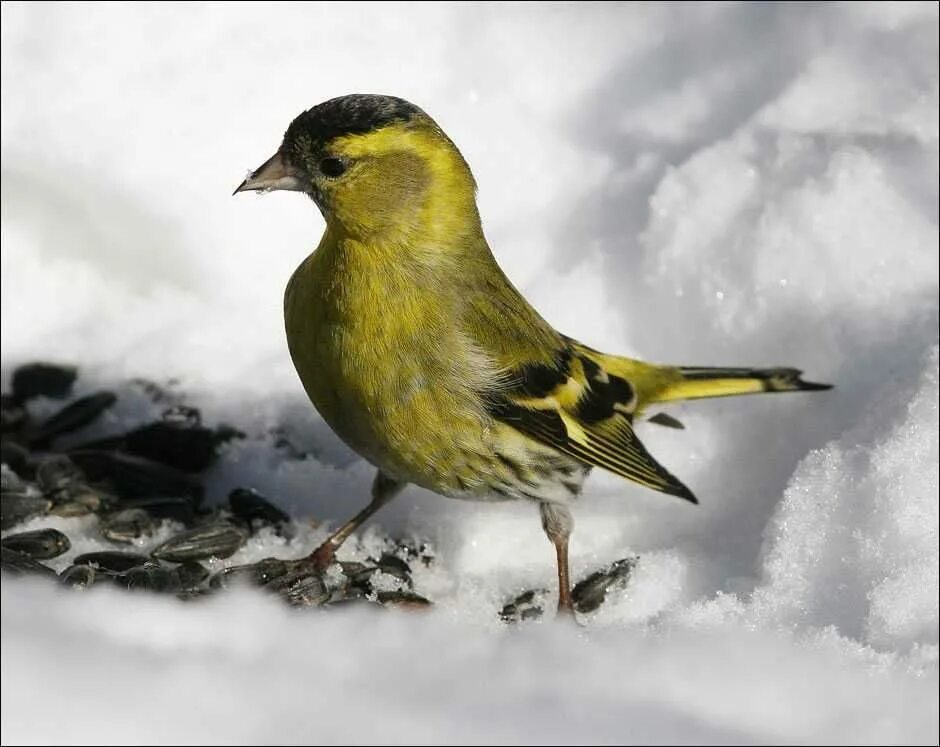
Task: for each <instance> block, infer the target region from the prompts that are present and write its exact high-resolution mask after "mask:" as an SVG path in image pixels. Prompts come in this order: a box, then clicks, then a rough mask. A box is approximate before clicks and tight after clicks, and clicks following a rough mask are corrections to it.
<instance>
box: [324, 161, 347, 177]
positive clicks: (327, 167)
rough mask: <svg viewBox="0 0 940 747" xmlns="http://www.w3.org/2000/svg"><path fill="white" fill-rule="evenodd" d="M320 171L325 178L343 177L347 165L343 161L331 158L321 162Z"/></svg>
mask: <svg viewBox="0 0 940 747" xmlns="http://www.w3.org/2000/svg"><path fill="white" fill-rule="evenodd" d="M320 171H321V172H322V173H323V175H324V176H329V177H337V176H342V175H343V172H344V171H346V164H345V163H344V162H343V161H342V159H339V158H333V157H332V156H330V157H328V158H324V159H323V160H322V161H320Z"/></svg>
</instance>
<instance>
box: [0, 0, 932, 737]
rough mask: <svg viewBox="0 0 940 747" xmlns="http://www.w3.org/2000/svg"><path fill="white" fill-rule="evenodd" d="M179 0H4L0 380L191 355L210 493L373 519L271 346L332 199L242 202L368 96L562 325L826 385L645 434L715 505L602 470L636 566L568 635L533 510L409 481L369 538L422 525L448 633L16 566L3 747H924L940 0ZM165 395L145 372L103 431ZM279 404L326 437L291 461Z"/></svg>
mask: <svg viewBox="0 0 940 747" xmlns="http://www.w3.org/2000/svg"><path fill="white" fill-rule="evenodd" d="M188 13H189V15H188V16H187V17H186V18H185V19H182V18H180V17H179V14H178V12H177V11H176V10H175V9H170V8H162V7H160V6H147V7H146V8H144V7H135V8H133V9H130V8H123V7H120V6H119V7H111V6H95V7H84V6H83V7H80V8H79V7H73V6H65V7H59V6H55V7H52V6H27V5H11V4H8V3H5V4H4V5H3V8H2V14H3V17H2V34H3V38H2V61H3V69H2V108H3V118H2V125H0V126H2V142H3V179H2V192H3V194H2V204H3V213H2V221H3V222H2V236H3V241H2V262H0V264H2V268H0V269H2V273H0V290H2V298H0V303H2V314H0V352H2V368H3V376H4V385H6V383H7V382H8V376H9V372H10V370H11V369H12V368H13V367H15V366H16V365H17V364H19V363H22V362H24V361H26V360H29V359H34V358H50V357H51V358H55V359H59V360H63V361H67V362H76V363H78V364H79V365H80V366H81V368H82V373H83V377H82V379H80V381H79V391H77V394H82V393H85V392H87V391H91V390H93V389H94V388H97V387H102V386H109V385H112V384H113V383H114V382H118V381H123V380H125V379H127V378H130V377H134V376H143V377H147V378H151V379H155V380H161V381H162V380H164V379H166V378H167V377H176V378H177V379H179V381H180V384H179V386H180V388H181V389H182V390H183V391H185V392H186V394H187V397H188V399H189V400H190V401H191V402H192V403H193V404H195V405H197V406H199V407H200V409H201V410H202V412H203V416H204V418H205V420H206V421H207V422H208V423H214V422H218V421H227V422H230V423H232V424H233V425H236V426H237V427H239V428H240V429H242V430H244V431H245V432H246V433H249V434H250V437H249V438H247V439H245V440H244V441H241V442H238V443H234V444H232V445H231V447H230V448H229V449H228V450H227V451H226V453H225V454H224V455H223V457H222V459H221V460H220V462H219V463H218V464H217V465H216V466H215V467H213V469H212V471H211V472H210V473H209V474H208V478H207V489H208V492H209V497H210V499H216V500H218V499H221V498H223V497H224V496H225V495H226V494H227V492H228V490H230V489H231V488H233V487H235V486H238V485H253V486H254V487H256V488H258V489H259V490H260V491H261V492H263V493H264V494H266V495H269V496H271V497H272V498H273V499H274V500H275V501H276V502H278V504H279V505H281V506H283V507H284V508H285V509H288V510H289V511H290V512H291V513H292V515H294V516H296V517H315V518H316V519H319V520H326V521H328V522H332V523H334V524H335V523H336V522H338V521H341V520H343V519H345V518H346V517H348V516H349V515H351V514H352V513H353V512H355V511H356V510H358V508H359V507H360V505H361V504H362V502H363V501H364V499H365V496H366V495H367V493H368V486H369V482H370V480H371V472H372V470H371V468H370V467H369V466H368V465H367V464H365V463H363V462H362V461H361V460H359V459H358V458H357V457H356V455H354V454H352V453H351V452H349V450H348V449H346V448H345V447H344V446H343V445H342V444H341V443H339V442H338V441H337V440H336V438H335V437H334V436H333V435H332V434H331V433H330V431H329V429H328V428H327V427H326V426H325V425H324V424H323V423H322V421H320V420H319V418H317V417H316V415H315V414H314V413H313V410H312V408H311V407H310V405H309V403H308V402H307V401H306V398H305V396H304V394H303V392H302V390H301V388H300V386H299V382H298V381H297V378H296V375H295V373H294V372H293V370H292V368H291V364H290V361H289V358H288V355H287V351H286V346H285V344H284V338H283V329H282V324H283V323H282V319H281V297H280V293H281V290H282V288H283V286H284V284H285V282H286V280H287V278H288V277H289V275H290V273H291V272H292V270H293V268H294V267H295V266H296V265H297V264H298V263H299V262H300V261H301V260H302V259H303V257H304V256H305V254H306V253H307V252H308V251H309V250H310V248H311V247H312V246H313V245H314V243H315V241H316V239H317V237H318V235H319V232H320V230H321V227H322V225H321V222H320V219H319V217H318V216H317V214H316V213H315V211H314V209H313V208H312V206H311V205H309V203H308V202H307V201H305V200H303V199H301V198H300V197H297V196H291V195H276V196H270V197H266V198H264V199H258V200H254V199H250V198H247V199H232V198H230V196H229V195H230V193H231V190H232V189H233V188H234V187H235V185H236V184H237V183H238V182H239V181H240V180H241V178H242V176H243V175H244V171H245V169H247V168H251V167H255V166H257V165H258V164H259V163H261V162H262V161H263V160H264V159H265V158H267V157H268V156H269V155H270V152H271V151H273V149H274V148H275V147H276V145H277V143H278V141H279V137H280V134H281V133H282V132H283V129H284V127H285V126H286V124H287V123H288V122H289V121H290V119H291V118H292V117H293V116H294V115H296V114H297V113H298V112H299V111H300V110H301V109H303V108H306V107H309V106H311V105H312V104H314V103H316V102H318V101H321V100H324V99H326V98H329V97H330V96H334V95H339V94H343V93H348V92H351V91H377V92H385V93H391V94H396V95H400V96H404V97H405V98H408V99H411V100H413V101H414V102H415V103H417V104H419V105H420V106H422V107H423V108H425V109H426V110H427V111H429V112H430V113H431V114H432V116H434V117H435V118H436V119H437V120H438V121H439V122H440V124H441V125H442V127H443V128H444V129H445V130H446V131H447V132H448V133H449V134H450V135H451V137H452V138H453V139H454V140H455V142H456V143H457V144H458V146H459V147H460V148H461V149H462V151H463V153H464V155H465V156H466V157H467V159H468V161H469V163H470V164H471V166H472V167H473V169H474V172H475V174H476V177H477V180H478V182H479V184H480V209H481V214H482V215H483V219H484V226H485V229H486V231H487V236H488V238H489V240H490V242H491V244H492V246H493V249H494V252H495V253H496V255H497V258H498V259H499V261H500V262H501V264H502V265H503V267H504V268H505V269H506V271H507V273H508V274H509V276H510V277H511V278H512V279H513V281H514V282H515V283H517V285H518V286H519V287H520V288H521V289H522V290H523V291H524V293H525V294H526V296H527V297H528V298H530V299H531V300H532V301H533V303H534V304H535V305H536V306H537V308H539V310H540V311H541V312H542V313H543V314H545V316H546V318H548V319H549V320H550V321H551V322H552V323H553V324H555V325H556V326H557V327H558V328H559V329H561V330H562V331H564V332H565V333H567V334H570V335H572V336H575V337H578V338H579V339H582V340H584V342H586V343H587V344H589V345H592V346H594V347H598V348H601V349H605V350H610V351H612V352H623V353H625V354H629V355H636V356H638V357H643V358H647V359H652V360H660V361H670V362H676V363H683V364H694V365H719V364H740V365H794V366H798V367H800V368H802V369H804V370H806V371H807V373H808V374H811V377H812V378H813V379H814V380H820V381H831V382H833V383H835V384H836V385H837V388H836V389H835V390H833V391H832V392H830V393H824V394H819V395H813V396H784V397H765V398H742V399H735V400H720V401H714V402H706V403H696V404H689V405H685V406H681V407H679V408H678V409H676V410H673V413H674V414H675V415H677V416H678V417H679V418H680V419H681V420H682V421H683V422H684V423H685V425H686V430H685V431H672V430H667V429H656V428H654V427H653V426H640V435H641V437H642V438H643V439H644V441H645V442H646V444H647V446H648V447H649V448H650V450H651V452H652V453H653V454H655V455H656V457H657V458H658V459H659V460H660V461H662V462H663V463H664V464H665V465H667V466H668V467H669V469H670V470H671V471H673V472H675V473H676V474H677V475H678V476H680V477H681V478H682V479H683V481H684V482H686V483H687V484H689V486H690V487H691V488H692V489H693V491H694V492H695V493H696V494H697V495H698V496H699V497H700V498H701V500H702V505H701V506H699V507H691V506H686V505H682V504H681V502H679V501H673V500H670V499H668V498H664V497H663V496H661V495H657V494H654V493H651V492H649V491H644V490H642V489H639V488H636V487H633V486H629V485H626V484H624V483H623V481H621V480H619V479H617V478H615V477H613V476H611V475H606V474H603V473H600V472H597V473H596V474H593V475H592V476H591V479H590V480H589V481H588V483H587V488H586V490H585V495H584V498H583V500H582V501H581V504H580V505H579V506H578V507H577V511H576V521H577V525H576V528H575V534H574V536H573V539H572V567H573V574H574V576H575V578H582V577H584V576H585V575H587V574H588V573H590V572H591V571H593V570H595V569H597V568H599V567H601V566H603V565H605V564H607V563H609V562H611V561H613V560H616V559H618V558H623V557H627V556H631V555H634V554H635V555H638V556H639V557H640V562H639V564H638V565H637V568H636V571H635V572H634V574H633V576H632V577H631V580H630V582H629V583H628V584H627V585H626V586H625V587H623V588H619V589H617V590H615V591H614V592H613V593H612V594H611V595H610V596H609V598H608V599H607V601H606V602H605V603H604V605H602V606H601V607H600V609H598V610H597V611H596V612H594V613H591V614H590V615H587V616H585V617H584V619H583V620H582V622H583V624H584V627H583V628H582V629H578V630H573V629H568V628H565V627H554V626H551V625H546V624H540V623H536V624H527V625H524V626H521V627H518V628H507V627H506V626H505V625H503V624H502V623H500V622H499V620H498V616H497V613H498V611H499V609H500V608H501V606H502V605H503V604H504V603H505V602H506V601H508V599H509V598H511V597H513V596H515V595H516V594H518V593H519V592H520V591H522V590H524V589H528V588H546V589H553V583H554V580H553V568H552V565H551V563H552V553H551V549H550V546H549V545H548V543H547V542H546V540H545V538H544V536H543V535H542V532H541V529H540V527H539V526H538V518H537V512H535V511H534V510H533V509H532V507H530V506H522V505H505V506H479V505H470V504H463V503H458V502H450V501H445V500H442V499H439V498H437V497H435V496H432V495H430V494H428V493H426V492H423V491H420V490H416V489H410V490H408V491H406V493H405V494H404V495H403V496H402V497H401V498H399V499H397V500H396V502H395V503H393V504H392V505H390V506H389V507H388V508H386V509H383V512H382V513H381V514H379V516H378V517H377V519H376V522H375V523H374V524H373V525H371V527H370V529H369V530H367V531H366V532H365V533H364V535H363V536H362V537H360V538H359V540H358V543H354V544H352V545H351V546H350V547H349V548H347V550H346V552H347V553H349V557H355V556H356V555H357V554H358V553H363V552H367V551H368V547H369V546H370V543H381V542H382V541H384V539H385V538H386V537H388V536H391V537H403V536H415V537H419V538H421V539H422V540H427V541H430V542H431V543H432V544H433V545H434V547H435V548H436V550H437V556H436V562H435V564H434V565H433V567H432V568H431V569H428V571H427V573H426V575H424V576H422V577H419V578H416V584H417V585H419V586H420V588H419V591H421V593H424V594H426V595H427V596H429V597H430V598H431V599H432V600H433V601H434V602H435V609H434V610H433V611H432V612H430V613H429V614H427V615H425V616H405V615H403V614H399V613H395V612H389V613H386V614H385V615H384V616H383V615H382V614H379V613H376V614H366V613H365V612H349V613H341V612H339V611H335V612H330V613H318V612H317V611H308V612H304V613H294V612H291V611H289V610H286V609H283V608H282V607H281V606H278V605H277V604H276V603H275V601H274V600H272V599H270V598H268V597H266V596H262V595H259V594H251V593H247V592H245V593H240V594H231V595H224V596H222V597H220V598H218V599H212V600H209V601H207V602H206V603H205V604H188V605H183V604H182V603H177V602H175V600H166V599H158V598H149V597H137V596H136V595H135V596H128V595H120V596H119V595H117V594H115V593H113V592H110V591H109V590H104V591H98V590H95V591H93V592H91V593H88V594H85V595H69V594H66V593H65V592H59V593H56V592H55V591H53V590H50V589H48V588H45V587H42V586H39V585H36V584H33V583H29V582H17V581H9V580H7V579H4V581H3V589H2V596H3V599H2V601H3V605H2V614H0V622H2V632H3V636H2V653H3V657H2V664H0V666H2V672H3V710H2V730H3V735H2V738H3V741H4V742H11V743H13V742H24V743H29V742H32V743H39V742H47V741H73V742H74V741H83V742H93V741H101V742H104V743H117V742H126V741H132V742H159V741H173V742H182V741H207V742H208V741H213V742H235V741H247V742H280V741H283V742H295V743H298V742H313V741H317V742H325V741H327V740H331V739H332V740H333V741H343V742H350V741H361V742H364V741H368V740H383V741H388V742H398V743H404V742H408V741H411V740H414V741H417V742H425V743H430V742H434V741H439V742H447V743H470V742H474V741H478V740H483V741H486V740H488V741H514V742H555V741H558V742H561V741H571V742H593V741H609V742H632V743H639V742H647V741H657V742H702V743H754V742H779V741H806V742H809V741H815V742H824V743H826V742H829V743H835V742H853V743H866V742H868V743H877V742H894V743H932V744H936V743H937V741H938V725H937V723H938V707H937V696H938V656H940V651H938V578H937V568H938V534H940V532H938V516H937V505H938V501H937V488H938V485H937V483H938V477H937V475H938V446H937V443H938V413H937V399H938V376H937V369H938V353H937V343H938V288H940V282H938V243H940V239H938V177H940V167H938V164H940V159H938V99H940V85H938V79H940V75H938V48H940V44H938V31H937V28H938V10H937V6H936V4H935V3H906V4H857V5H848V4H843V5H834V6H821V7H817V6H813V7H806V6H800V7H796V6H786V5H703V6H697V5H696V6H673V5H665V4H664V5H660V6H646V5H644V6H614V7H608V6H589V7H586V8H581V7H579V8H573V7H572V8H565V7H551V8H531V7H528V6H525V7H515V8H510V9H502V8H500V9H499V10H497V9H496V8H495V6H493V7H488V6H484V7H471V6H467V7H464V6H456V7H450V6H430V7H427V8H425V7H424V6H421V7H420V8H418V7H417V6H416V7H415V8H405V7H402V8H395V9H393V10H388V9H386V8H385V7H384V6H375V7H369V6H362V5H355V6H329V7H326V6H324V7H320V6H277V7H276V8H274V9H271V8H269V7H267V6H253V7H246V8H241V7H240V8H238V9H237V10H235V9H230V12H227V13H225V14H223V13H222V12H221V10H220V8H219V7H218V6H200V7H196V8H194V9H192V10H190V11H188ZM155 38H159V39H160V40H161V42H160V43H159V44H155V43H154V41H153V40H154V39H155ZM562 52H563V53H562ZM507 71H508V72H507ZM37 102H42V103H41V105H40V104H37ZM157 414H158V413H156V412H155V411H154V410H153V408H152V406H151V405H149V404H148V403H146V402H144V401H142V400H138V399H134V398H133V397H124V398H123V399H122V400H121V401H119V402H118V405H117V406H116V408H115V409H114V411H113V412H112V413H111V414H109V416H108V418H107V419H105V421H104V422H103V423H100V424H98V425H96V426H95V429H97V430H94V429H92V430H93V431H94V433H95V434H96V435H104V434H106V433H108V432H114V431H119V430H122V429H126V428H128V427H133V426H134V425H136V424H139V423H142V422H146V421H147V420H149V419H152V418H153V417H154V416H155V415H157ZM273 427H278V428H283V429H286V430H287V431H288V432H289V433H290V435H291V439H292V440H294V441H296V442H297V443H299V444H301V445H302V448H303V450H304V451H307V452H309V454H310V456H309V457H308V458H306V459H302V460H296V459H287V458H285V457H284V455H283V454H281V453H280V452H278V451H277V450H276V449H274V448H273V447H272V442H271V439H270V438H267V437H266V436H265V435H264V434H266V433H268V432H269V430H270V429H271V428H273ZM69 521H72V522H75V521H76V520H69ZM65 526H66V527H67V531H68V532H72V533H77V534H78V536H80V537H81V538H82V542H83V543H85V544H84V546H86V547H87V548H89V549H90V548H92V547H96V546H98V545H99V544H100V540H99V539H98V538H97V536H96V535H95V534H94V532H93V531H92V530H91V529H88V530H87V531H86V533H85V534H84V535H82V533H81V532H82V530H81V527H80V526H79V525H78V524H76V523H71V524H67V525H65ZM323 531H325V527H322V526H321V527H320V528H318V529H316V530H312V529H311V530H308V531H307V532H306V533H301V534H300V535H299V536H298V537H297V538H296V539H295V540H293V544H290V545H287V544H285V543H284V542H283V540H280V539H277V538H275V537H273V536H272V537H268V538H261V539H260V540H259V541H258V542H257V543H256V544H254V545H252V546H251V547H250V548H248V549H246V550H244V551H243V552H244V553H245V555H244V558H245V560H246V562H248V561H250V560H251V559H257V558H261V557H265V556H266V555H280V556H287V555H290V556H295V555H297V554H300V553H302V552H303V551H305V550H306V549H307V548H309V547H312V546H313V545H314V544H315V542H316V541H317V540H318V539H319V538H320V536H322V534H321V533H322V532H323ZM103 702H104V703H108V704H109V705H108V707H107V709H106V710H102V703H103ZM50 714H53V715H52V716H51V715H50ZM155 715H156V717H155Z"/></svg>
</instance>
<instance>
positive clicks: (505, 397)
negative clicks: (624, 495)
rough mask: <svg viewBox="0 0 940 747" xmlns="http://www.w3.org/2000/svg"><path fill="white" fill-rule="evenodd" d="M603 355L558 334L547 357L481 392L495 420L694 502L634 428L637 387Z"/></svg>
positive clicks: (657, 488) (569, 453) (588, 460)
mask: <svg viewBox="0 0 940 747" xmlns="http://www.w3.org/2000/svg"><path fill="white" fill-rule="evenodd" d="M605 359H606V356H603V355H602V354H600V353H597V352H596V351H593V350H591V349H590V348H587V347H585V346H582V345H580V344H579V343H577V342H575V341H574V340H570V339H568V338H565V337H561V336H559V338H558V343H557V348H556V349H555V350H554V355H553V356H552V358H551V360H550V362H548V363H545V362H540V363H527V364H523V365H521V366H516V367H515V368H514V369H513V370H511V371H510V372H509V374H508V376H507V378H506V380H505V381H504V382H503V383H502V384H501V385H500V386H499V387H494V389H493V390H492V391H489V392H486V393H484V396H485V401H486V403H487V409H488V411H489V413H490V414H491V415H492V416H493V417H494V418H496V419H497V420H499V421H501V422H503V423H506V424H508V425H510V426H512V427H513V428H515V429H516V430H518V431H520V432H522V433H524V434H525V435H527V436H529V437H530V438H533V439H535V440H536V441H540V442H541V443H543V444H546V445H548V446H552V447H554V448H556V449H558V450H559V451H560V452H563V453H565V454H567V455H569V456H571V457H574V458H575V459H578V460H580V461H582V462H584V463H586V464H591V465H594V466H597V467H603V468H604V469H607V470H610V471H611V472H614V473H615V474H618V475H620V476H622V477H625V478H627V479H629V480H633V481H634V482H638V483H640V484H641V485H644V486H646V487H648V488H652V489H653V490H658V491H660V492H662V493H668V494H670V495H676V496H679V497H680V498H685V499H686V500H689V501H692V502H693V503H697V502H698V501H697V500H696V498H695V496H694V495H693V494H692V492H691V491H690V490H689V489H688V488H687V487H686V486H685V485H683V484H682V483H681V482H680V481H679V480H678V479H676V477H674V476H673V475H672V474H670V473H669V471H668V470H666V469H665V468H664V467H663V466H662V465H660V464H659V463H658V462H657V461H656V460H655V459H653V457H652V456H651V455H650V453H649V452H648V451H647V450H646V448H645V447H644V446H643V444H642V443H640V440H639V439H638V438H637V436H636V434H635V433H634V431H633V414H634V412H635V410H636V406H637V393H636V390H635V388H634V386H633V385H632V384H631V382H630V381H629V380H628V379H626V378H624V377H623V376H619V375H616V374H614V373H612V372H611V371H610V370H608V369H607V368H605V365H604V364H605Z"/></svg>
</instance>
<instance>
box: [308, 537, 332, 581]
mask: <svg viewBox="0 0 940 747" xmlns="http://www.w3.org/2000/svg"><path fill="white" fill-rule="evenodd" d="M335 562H336V547H335V546H334V545H333V543H332V542H330V541H329V540H327V541H326V542H324V543H323V544H322V545H320V546H319V547H318V548H317V549H316V550H314V551H313V552H312V553H310V554H309V555H308V556H307V557H306V558H302V559H301V560H300V564H301V565H302V566H303V567H304V568H306V569H309V570H311V571H314V572H316V573H323V572H324V571H325V570H326V569H327V568H329V567H330V566H331V565H333V563H335Z"/></svg>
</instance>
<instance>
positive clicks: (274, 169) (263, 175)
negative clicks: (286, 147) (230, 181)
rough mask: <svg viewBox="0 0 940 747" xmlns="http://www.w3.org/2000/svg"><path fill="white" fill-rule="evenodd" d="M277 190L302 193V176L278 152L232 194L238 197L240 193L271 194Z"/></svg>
mask: <svg viewBox="0 0 940 747" xmlns="http://www.w3.org/2000/svg"><path fill="white" fill-rule="evenodd" d="M275 189H287V190H291V191H293V192H302V191H303V186H302V184H301V180H300V175H299V174H298V173H297V171H296V170H295V169H294V167H293V166H291V165H290V164H289V163H287V159H285V158H284V157H283V156H282V155H281V151H278V152H277V153H275V154H274V155H273V156H271V157H270V158H269V159H268V160H267V161H265V162H264V163H263V164H262V165H261V166H259V167H258V168H257V169H255V170H254V171H253V172H252V173H251V175H250V176H249V177H248V178H247V179H245V181H243V182H242V183H241V184H239V185H238V189H236V190H235V191H234V192H232V194H233V195H237V194H238V193H239V192H251V191H256V192H270V191H273V190H275Z"/></svg>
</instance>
